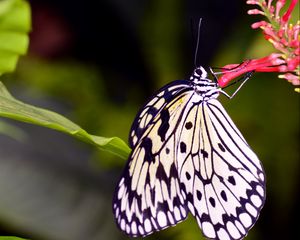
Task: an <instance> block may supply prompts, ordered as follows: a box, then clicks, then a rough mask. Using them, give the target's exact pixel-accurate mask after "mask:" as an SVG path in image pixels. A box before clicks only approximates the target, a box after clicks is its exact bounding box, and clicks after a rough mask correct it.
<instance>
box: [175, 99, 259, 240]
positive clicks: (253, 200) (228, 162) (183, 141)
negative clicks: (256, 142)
mask: <svg viewBox="0 0 300 240" xmlns="http://www.w3.org/2000/svg"><path fill="white" fill-rule="evenodd" d="M187 126H188V127H187ZM180 128H181V131H180V133H179V137H178V140H179V148H178V149H177V154H176V155H177V163H178V171H179V179H180V182H181V183H183V186H184V189H183V191H184V192H185V194H186V196H185V195H184V194H183V196H184V197H185V199H186V204H187V206H188V209H189V211H190V212H191V213H192V214H193V215H194V216H195V217H196V219H197V222H198V225H199V227H200V228H201V229H202V231H203V234H204V235H205V236H206V237H208V238H209V239H220V240H227V239H228V240H230V239H243V238H244V237H245V236H246V235H247V233H248V231H249V230H250V228H251V227H252V226H253V225H254V223H255V222H256V220H257V218H258V216H259V213H260V210H261V208H262V207H263V204H264V202H265V175H264V171H263V168H262V165H261V163H260V161H259V160H258V158H257V156H256V155H255V154H254V152H253V151H252V150H251V149H250V147H249V145H248V144H247V142H246V141H245V139H244V138H243V136H242V135H241V133H240V132H239V130H238V129H237V128H236V126H235V125H234V123H233V122H232V121H231V119H230V118H229V116H228V115H227V113H226V111H225V110H224V108H223V107H222V105H221V104H220V103H219V101H218V100H216V99H210V100H208V101H203V102H202V103H200V104H196V105H194V106H193V107H191V108H190V109H189V111H188V112H187V113H186V115H185V120H184V121H182V124H181V125H180Z"/></svg>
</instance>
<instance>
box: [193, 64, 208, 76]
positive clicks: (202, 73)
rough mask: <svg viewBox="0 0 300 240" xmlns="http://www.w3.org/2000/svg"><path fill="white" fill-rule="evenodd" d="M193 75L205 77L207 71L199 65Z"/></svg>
mask: <svg viewBox="0 0 300 240" xmlns="http://www.w3.org/2000/svg"><path fill="white" fill-rule="evenodd" d="M193 77H194V78H201V79H205V78H207V72H206V71H205V69H204V67H202V66H199V67H197V68H196V69H195V70H194V73H193Z"/></svg>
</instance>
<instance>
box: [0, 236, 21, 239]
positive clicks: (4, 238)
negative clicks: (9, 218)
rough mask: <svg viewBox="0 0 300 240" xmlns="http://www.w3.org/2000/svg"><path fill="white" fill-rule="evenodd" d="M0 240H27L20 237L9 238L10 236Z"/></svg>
mask: <svg viewBox="0 0 300 240" xmlns="http://www.w3.org/2000/svg"><path fill="white" fill-rule="evenodd" d="M0 240H25V238H19V237H9V236H3V237H1V236H0Z"/></svg>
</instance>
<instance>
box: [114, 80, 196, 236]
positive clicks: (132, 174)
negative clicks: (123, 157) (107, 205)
mask: <svg viewBox="0 0 300 240" xmlns="http://www.w3.org/2000/svg"><path fill="white" fill-rule="evenodd" d="M169 87H170V88H171V89H166V88H163V89H162V91H160V92H159V93H158V95H157V97H155V98H153V99H155V101H154V104H156V105H155V106H156V107H157V106H159V107H157V110H156V111H155V114H153V111H151V114H150V115H151V116H150V117H149V119H148V120H144V118H145V119H147V116H146V115H147V114H148V112H147V111H146V112H145V111H144V109H147V110H148V109H150V108H149V103H148V104H146V106H145V107H144V108H143V109H142V110H141V112H140V115H138V116H137V119H138V120H136V122H135V123H134V126H135V127H133V128H132V132H136V130H135V129H136V128H139V129H142V131H141V134H142V135H141V136H139V137H138V138H137V139H138V141H137V142H136V143H134V144H135V148H134V149H133V151H132V153H131V155H130V157H129V161H128V164H127V166H126V167H125V170H124V173H123V175H122V178H121V180H120V182H119V186H118V187H117V190H116V193H115V196H114V205H113V210H114V214H115V217H116V220H117V223H118V225H119V227H120V228H121V230H123V231H125V232H126V233H127V234H128V235H130V236H146V235H148V234H150V233H152V232H153V231H158V230H161V229H164V228H166V227H168V226H171V225H175V224H176V223H178V222H179V221H182V220H183V219H185V218H186V216H187V213H188V210H187V206H186V205H185V199H184V196H183V195H182V194H181V191H180V190H181V187H180V182H179V177H178V171H177V167H176V163H175V161H174V158H175V154H176V151H175V147H176V141H177V140H176V137H175V132H176V124H175V125H174V124H173V123H174V122H180V119H181V117H182V113H183V112H184V111H183V109H185V108H186V103H187V102H189V98H191V95H192V94H193V93H192V92H191V91H185V89H187V88H189V85H187V84H181V85H180V86H177V84H175V86H173V85H172V84H171V85H169ZM161 99H163V104H162V105H161V104H159V105H157V103H158V102H159V101H161ZM150 103H151V101H150Z"/></svg>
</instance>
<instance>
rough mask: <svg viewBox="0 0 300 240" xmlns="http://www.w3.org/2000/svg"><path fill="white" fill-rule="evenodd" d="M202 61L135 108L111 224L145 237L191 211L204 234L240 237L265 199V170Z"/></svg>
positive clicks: (181, 218) (219, 238) (132, 234)
mask: <svg viewBox="0 0 300 240" xmlns="http://www.w3.org/2000/svg"><path fill="white" fill-rule="evenodd" d="M220 93H222V90H221V89H220V88H219V87H218V84H217V83H216V82H213V81H212V80H210V79H208V78H207V73H206V71H205V70H204V69H203V68H202V67H198V68H196V69H195V70H194V73H193V75H192V76H191V78H190V79H189V80H177V81H174V82H171V83H170V84H168V85H166V86H165V87H163V88H162V89H160V90H159V91H158V92H157V93H156V94H155V95H154V96H153V97H152V98H151V99H150V101H149V102H148V103H146V105H145V106H144V107H143V108H142V109H141V110H140V112H139V113H138V115H137V117H136V119H135V121H134V123H133V125H132V128H131V131H130V138H129V143H130V145H131V147H132V153H131V154H130V156H129V161H128V163H127V165H126V167H125V169H124V172H123V175H122V177H121V180H120V182H119V184H118V186H117V189H116V193H115V196H114V203H113V211H114V214H115V218H116V221H117V224H118V226H119V227H120V229H121V230H122V231H124V232H125V233H126V234H127V235H129V236H133V237H136V236H147V235H149V234H151V233H152V232H154V231H158V230H162V229H164V228H167V227H169V226H172V225H175V224H177V223H178V222H180V221H183V220H184V219H185V218H186V217H187V214H188V212H191V214H192V215H193V216H195V217H196V220H197V222H198V225H199V227H200V228H201V229H202V231H203V234H204V235H205V236H206V237H208V238H210V239H218V240H228V239H242V238H243V237H244V236H245V235H246V234H247V233H248V231H249V229H250V228H251V227H252V226H253V224H254V223H255V221H256V220H257V218H258V215H259V212H260V210H261V208H262V206H263V204H264V201H265V175H264V171H263V168H262V165H261V163H260V161H259V160H258V158H257V156H256V155H255V153H254V152H253V151H252V150H251V149H250V147H249V145H248V144H247V142H246V140H245V139H244V138H243V136H242V134H241V133H240V132H239V130H238V129H237V128H236V126H235V125H234V123H233V122H232V120H231V119H230V117H229V116H228V115H227V113H226V111H225V109H224V108H223V107H222V105H221V104H220V102H219V101H218V100H217V97H218V96H219V94H220Z"/></svg>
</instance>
